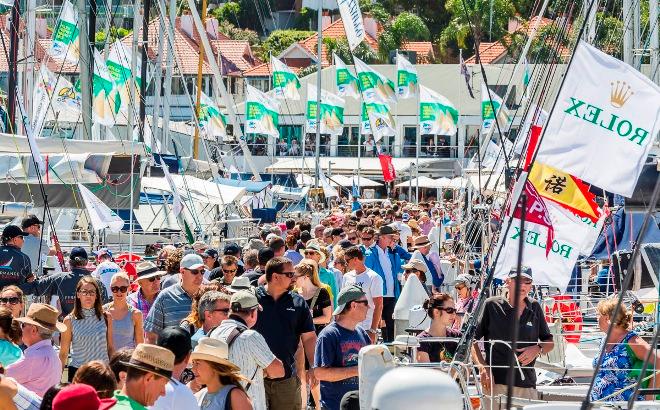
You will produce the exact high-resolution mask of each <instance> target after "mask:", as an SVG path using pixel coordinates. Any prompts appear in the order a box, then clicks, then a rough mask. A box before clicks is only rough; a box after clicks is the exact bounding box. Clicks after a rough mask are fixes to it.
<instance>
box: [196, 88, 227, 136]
mask: <svg viewBox="0 0 660 410" xmlns="http://www.w3.org/2000/svg"><path fill="white" fill-rule="evenodd" d="M198 91H199V90H198ZM200 92H201V95H200V99H199V116H198V117H197V124H198V126H199V129H200V130H201V131H202V132H203V133H205V134H206V135H207V136H209V137H219V138H223V137H225V136H226V135H227V117H225V115H224V114H222V112H221V111H220V108H219V107H218V106H217V105H216V104H215V102H214V101H213V100H212V99H211V98H209V96H208V95H206V94H204V92H203V91H200Z"/></svg>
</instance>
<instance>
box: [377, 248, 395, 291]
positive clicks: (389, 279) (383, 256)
mask: <svg viewBox="0 0 660 410" xmlns="http://www.w3.org/2000/svg"><path fill="white" fill-rule="evenodd" d="M375 248H376V252H378V261H379V262H380V267H381V268H383V273H384V274H385V294H384V295H383V296H384V297H388V298H393V297H394V275H393V274H392V261H391V260H390V256H389V254H388V251H385V250H383V249H382V248H381V247H380V246H378V245H376V246H375Z"/></svg>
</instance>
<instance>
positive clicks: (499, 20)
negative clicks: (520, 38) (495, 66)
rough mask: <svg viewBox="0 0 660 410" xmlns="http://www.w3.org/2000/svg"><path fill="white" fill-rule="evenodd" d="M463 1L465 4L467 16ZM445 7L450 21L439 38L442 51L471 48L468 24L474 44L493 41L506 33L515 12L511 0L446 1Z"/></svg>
mask: <svg viewBox="0 0 660 410" xmlns="http://www.w3.org/2000/svg"><path fill="white" fill-rule="evenodd" d="M491 1H492V4H493V26H492V31H490V9H491V7H490V6H491ZM464 2H465V4H466V5H467V13H466V10H465V8H464ZM445 7H446V8H447V10H448V11H449V13H450V14H451V19H450V21H449V24H448V25H447V27H446V28H445V29H444V30H443V31H442V34H441V35H440V45H441V47H442V48H445V47H447V46H449V45H451V44H455V45H456V46H457V47H459V48H463V49H465V48H468V46H469V45H472V43H473V41H472V38H473V35H472V32H471V30H470V26H469V23H470V21H471V22H472V25H473V26H474V34H475V37H476V38H477V39H478V41H497V40H498V39H500V38H501V37H502V36H503V35H504V34H505V33H506V30H507V27H508V23H509V18H510V17H512V16H513V15H514V14H515V12H516V9H515V7H514V5H513V2H512V0H474V1H466V0H447V1H446V3H445ZM489 31H490V32H489Z"/></svg>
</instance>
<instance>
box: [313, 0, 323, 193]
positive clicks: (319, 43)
mask: <svg viewBox="0 0 660 410" xmlns="http://www.w3.org/2000/svg"><path fill="white" fill-rule="evenodd" d="M316 17H317V23H316V24H317V27H316V30H317V34H316V40H317V41H316V153H315V155H316V172H315V175H314V185H315V186H316V187H317V188H318V187H319V173H320V172H321V165H320V157H321V118H320V116H321V68H322V67H323V64H322V61H321V59H322V58H323V57H322V55H323V33H322V32H323V1H322V0H319V3H318V10H317V16H316Z"/></svg>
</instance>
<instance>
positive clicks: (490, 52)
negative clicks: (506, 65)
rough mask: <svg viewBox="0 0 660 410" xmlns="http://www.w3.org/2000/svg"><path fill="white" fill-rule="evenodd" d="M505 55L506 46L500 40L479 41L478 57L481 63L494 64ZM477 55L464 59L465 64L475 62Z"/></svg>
mask: <svg viewBox="0 0 660 410" xmlns="http://www.w3.org/2000/svg"><path fill="white" fill-rule="evenodd" d="M505 55H506V47H505V46H504V44H502V42H501V41H499V40H498V41H495V42H494V43H484V42H482V43H479V57H481V62H482V63H483V64H495V63H497V62H498V61H499V60H500V59H501V58H502V57H504V56H505ZM476 63H477V55H476V54H475V55H473V56H472V57H470V58H468V59H467V60H465V64H476Z"/></svg>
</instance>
